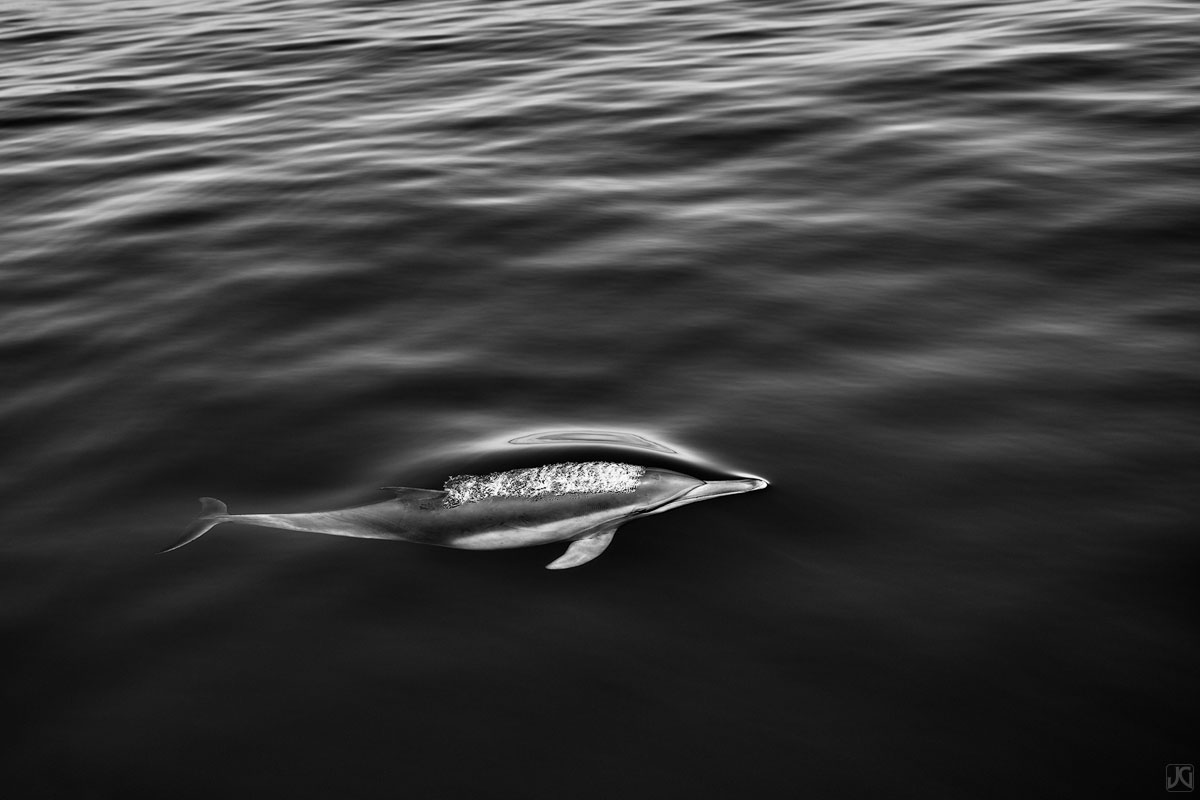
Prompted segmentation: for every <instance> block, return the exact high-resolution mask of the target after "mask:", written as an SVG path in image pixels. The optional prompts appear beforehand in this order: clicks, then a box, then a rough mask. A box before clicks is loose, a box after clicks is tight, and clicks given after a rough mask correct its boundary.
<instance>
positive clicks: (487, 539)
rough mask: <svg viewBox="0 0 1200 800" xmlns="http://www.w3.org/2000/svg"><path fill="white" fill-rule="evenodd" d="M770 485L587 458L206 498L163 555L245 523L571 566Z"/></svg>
mask: <svg viewBox="0 0 1200 800" xmlns="http://www.w3.org/2000/svg"><path fill="white" fill-rule="evenodd" d="M766 487H767V482H766V481H764V480H762V479H760V478H741V479H737V480H729V481H702V480H700V479H698V478H692V477H690V476H688V475H684V474H682V473H679V472H673V471H671V470H666V469H650V468H646V467H639V466H634V465H631V464H616V463H612V462H606V461H588V462H584V463H568V464H550V465H547V466H544V467H534V468H530V469H514V470H508V471H506V472H494V473H492V474H490V475H458V476H455V477H453V478H450V479H449V480H447V481H446V484H445V487H444V488H443V489H442V490H440V491H439V490H433V489H409V488H405V487H400V486H389V487H386V488H387V490H388V491H391V492H393V493H394V494H395V497H394V498H392V499H391V500H385V501H384V502H382V503H375V504H373V505H369V506H359V507H357V508H344V509H340V510H337V511H318V512H313V513H309V514H230V513H229V509H227V508H226V507H225V504H224V503H222V502H221V501H220V500H214V499H213V498H211V497H202V498H200V504H201V510H200V516H199V517H197V518H196V519H195V520H193V521H192V524H191V525H189V526H188V527H187V529H186V530H185V531H184V533H183V537H182V538H180V540H179V541H178V542H177V543H176V544H174V545H173V546H171V547H169V548H167V549H166V550H164V551H163V552H164V553H165V552H168V551H170V550H174V549H176V548H178V547H183V546H184V545H185V544H187V543H189V542H193V541H195V540H196V539H199V538H200V537H201V536H203V535H204V534H205V533H207V532H208V531H209V529H211V528H212V527H213V526H214V525H219V524H221V523H222V522H240V523H243V524H246V525H259V526H262V527H267V528H285V529H287V530H294V531H308V532H311V533H327V534H331V535H333V536H353V537H357V538H360V539H396V540H399V541H404V542H418V543H420V544H432V545H438V546H441V547H455V548H460V549H464V550H499V549H504V548H510V547H529V546H532V545H538V544H548V543H550V542H563V541H565V542H570V545H568V547H567V551H566V552H565V553H564V554H563V555H562V556H561V557H560V558H558V559H557V560H555V561H553V562H551V563H550V564H547V565H546V567H547V569H567V568H568V567H577V566H579V565H580V564H586V563H587V562H588V561H591V560H592V559H593V558H595V557H596V556H598V555H600V554H601V553H602V552H604V548H606V547H607V546H608V543H609V542H610V541H612V537H613V533H615V532H616V530H617V528H618V527H620V526H621V525H622V524H623V523H625V522H628V521H629V520H631V519H634V518H636V517H645V516H649V515H651V514H659V513H661V512H663V511H670V510H671V509H673V508H679V507H680V506H684V505H687V504H688V503H695V502H697V501H699V500H708V499H710V498H713V497H723V496H725V495H729V494H742V493H744V492H753V491H757V490H758V489H765V488H766Z"/></svg>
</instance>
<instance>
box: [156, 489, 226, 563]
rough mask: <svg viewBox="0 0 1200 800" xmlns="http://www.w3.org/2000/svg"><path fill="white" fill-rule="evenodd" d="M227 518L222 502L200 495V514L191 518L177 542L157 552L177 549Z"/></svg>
mask: <svg viewBox="0 0 1200 800" xmlns="http://www.w3.org/2000/svg"><path fill="white" fill-rule="evenodd" d="M228 519H229V509H228V508H226V507H225V504H224V503H222V502H221V501H220V500H217V499H215V498H212V497H201V498H200V516H198V517H196V518H195V519H194V520H192V524H191V525H188V526H187V528H186V529H185V530H184V531H183V536H181V537H180V538H179V541H178V542H176V543H175V544H173V545H171V546H170V547H168V548H167V549H166V550H160V551H159V552H160V553H169V552H171V551H172V550H178V549H179V548H181V547H183V546H184V545H185V544H190V543H191V542H194V541H196V540H197V539H199V538H200V537H201V536H203V535H204V534H206V533H208V531H209V529H210V528H212V527H213V526H214V525H220V524H221V523H222V522H225V521H226V520H228Z"/></svg>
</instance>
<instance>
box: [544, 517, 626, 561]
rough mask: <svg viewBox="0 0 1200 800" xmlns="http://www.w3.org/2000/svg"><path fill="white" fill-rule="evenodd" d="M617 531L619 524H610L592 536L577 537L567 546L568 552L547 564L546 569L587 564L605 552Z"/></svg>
mask: <svg viewBox="0 0 1200 800" xmlns="http://www.w3.org/2000/svg"><path fill="white" fill-rule="evenodd" d="M616 532H617V526H616V525H610V526H608V527H607V528H601V529H600V530H598V531H596V532H595V533H593V534H591V535H590V536H585V537H583V538H582V539H576V540H575V541H573V542H571V544H570V546H569V547H567V552H565V553H563V554H562V555H561V556H559V557H558V559H556V560H555V561H551V562H550V563H549V564H547V565H546V569H570V568H571V567H578V566H579V565H580V564H586V563H587V562H589V561H591V560H592V559H593V558H595V557H596V556H598V555H600V554H601V553H603V552H604V548H606V547H608V543H609V542H611V541H612V538H613V534H614V533H616Z"/></svg>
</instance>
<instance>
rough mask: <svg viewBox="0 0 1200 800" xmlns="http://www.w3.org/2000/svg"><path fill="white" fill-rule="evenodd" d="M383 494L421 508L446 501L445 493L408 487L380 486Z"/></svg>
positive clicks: (437, 490) (439, 490)
mask: <svg viewBox="0 0 1200 800" xmlns="http://www.w3.org/2000/svg"><path fill="white" fill-rule="evenodd" d="M379 488H380V489H382V490H383V491H385V492H391V493H392V494H394V495H396V499H397V500H407V501H409V502H410V503H419V504H420V505H421V507H422V508H426V507H430V506H432V505H433V504H434V503H440V502H442V501H443V500H445V499H446V493H445V492H444V491H442V490H441V489H412V488H409V487H408V486H380V487H379Z"/></svg>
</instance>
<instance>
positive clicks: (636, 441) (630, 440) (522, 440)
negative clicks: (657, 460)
mask: <svg viewBox="0 0 1200 800" xmlns="http://www.w3.org/2000/svg"><path fill="white" fill-rule="evenodd" d="M508 442H509V444H615V445H622V446H624V447H642V448H645V449H647V450H656V451H658V452H660V453H672V454H674V453H677V452H678V451H677V450H672V449H671V448H670V447H667V446H666V445H665V444H659V443H658V442H655V441H652V440H650V439H647V438H646V437H645V436H639V435H638V434H636V433H621V432H620V431H547V432H545V433H531V434H529V435H527V436H518V437H516V438H515V439H509V440H508Z"/></svg>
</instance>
